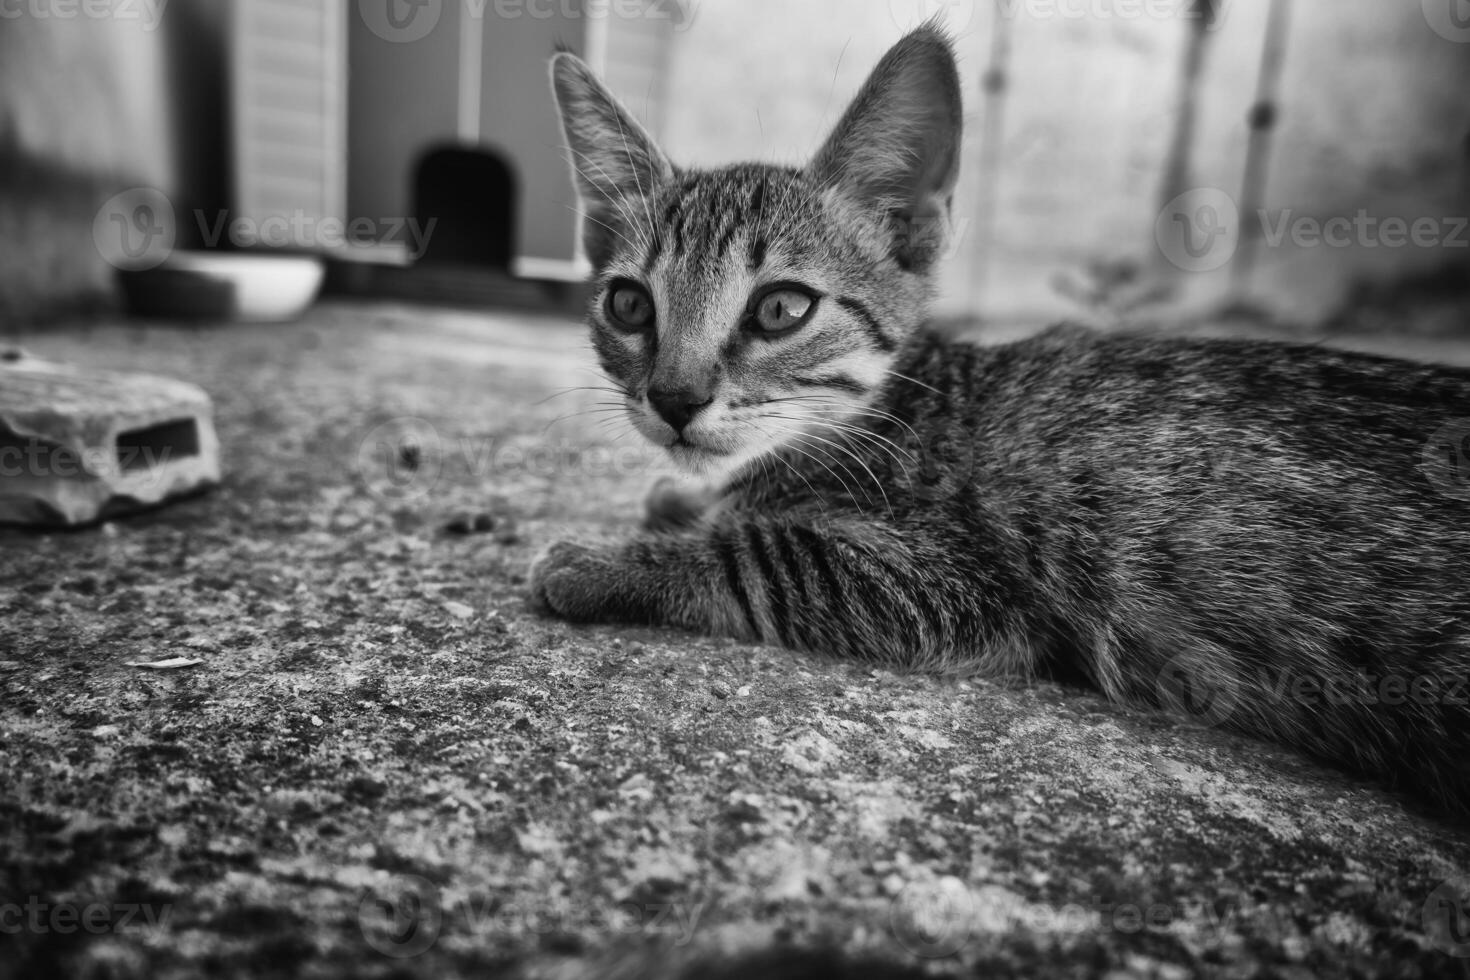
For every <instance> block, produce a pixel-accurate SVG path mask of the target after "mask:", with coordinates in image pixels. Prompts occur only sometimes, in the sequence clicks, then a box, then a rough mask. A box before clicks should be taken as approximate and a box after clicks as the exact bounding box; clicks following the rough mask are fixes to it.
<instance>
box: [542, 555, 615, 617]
mask: <svg viewBox="0 0 1470 980" xmlns="http://www.w3.org/2000/svg"><path fill="white" fill-rule="evenodd" d="M616 584H617V580H616V576H615V574H614V562H613V561H612V560H610V557H609V556H608V555H607V553H606V552H604V551H599V550H598V549H595V548H589V547H587V546H586V545H580V544H577V543H576V542H573V541H558V542H556V543H555V544H553V545H551V546H550V547H549V548H547V549H546V550H545V551H543V552H541V554H540V555H539V556H538V557H537V558H536V560H535V561H534V562H532V563H531V604H532V605H533V606H534V607H536V608H537V609H539V610H540V611H541V612H544V613H548V614H550V615H553V616H560V617H561V618H563V619H570V620H574V621H579V622H587V621H592V620H598V619H602V618H605V617H606V616H607V614H608V613H609V612H610V611H611V610H610V609H609V608H608V607H609V606H610V604H611V599H612V590H613V587H614V586H615V585H616Z"/></svg>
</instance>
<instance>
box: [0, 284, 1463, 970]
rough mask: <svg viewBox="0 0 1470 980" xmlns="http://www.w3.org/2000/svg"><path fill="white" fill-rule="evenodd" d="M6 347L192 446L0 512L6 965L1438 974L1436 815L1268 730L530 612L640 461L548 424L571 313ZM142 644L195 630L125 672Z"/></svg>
mask: <svg viewBox="0 0 1470 980" xmlns="http://www.w3.org/2000/svg"><path fill="white" fill-rule="evenodd" d="M19 339H20V342H21V343H22V344H23V345H24V346H25V347H27V349H29V350H30V351H31V352H32V353H35V354H37V355H40V356H48V357H55V358H60V359H66V360H70V361H74V362H78V363H85V364H89V365H98V366H115V367H121V368H137V369H145V370H149V371H154V372H159V373H166V374H171V375H175V376H180V377H186V378H191V379H194V380H196V381H198V382H199V383H201V384H202V385H204V386H205V387H206V388H207V389H208V390H209V391H210V392H211V393H212V394H213V396H214V398H215V399H216V403H217V414H218V419H217V421H218V427H219V432H220V436H221V441H222V443H223V445H224V447H225V465H226V471H227V477H226V480H225V483H224V485H223V486H222V487H220V488H219V489H218V490H216V491H215V492H213V493H210V494H208V495H205V496H202V497H198V498H195V499H191V500H188V501H184V502H180V503H178V504H177V505H175V506H172V507H169V508H166V509H162V510H159V511H156V512H153V513H150V514H145V515H140V516H137V517H134V518H131V519H126V520H116V521H113V522H111V523H109V524H106V525H104V526H102V527H99V528H92V529H88V530H83V531H79V532H74V533H50V534H35V533H30V532H24V531H14V530H12V531H6V532H0V685H3V692H4V693H3V698H0V787H3V788H0V976H3V975H5V974H7V973H8V974H10V975H14V976H29V975H36V976H41V975H55V976H82V977H121V978H131V977H139V978H141V977H157V978H171V977H193V976H211V977H234V976H239V977H245V976H287V975H301V976H309V977H469V976H492V975H504V974H510V975H523V976H548V977H551V976H557V977H561V976H565V977H573V976H598V975H610V973H611V970H612V967H611V966H610V965H609V964H611V963H612V962H614V961H619V962H622V963H623V967H622V969H623V973H622V975H626V976H638V975H650V974H651V973H652V971H653V967H652V966H651V965H650V964H652V963H655V962H671V963H686V962H689V961H691V959H693V960H697V959H698V958H699V957H701V956H714V957H722V956H724V955H726V954H730V953H735V952H739V951H744V950H752V949H759V948H762V947H766V946H769V945H772V944H777V945H785V946H790V947H802V948H827V949H835V950H838V951H841V952H842V953H845V954H847V955H850V956H873V957H876V958H878V959H880V960H883V961H889V962H892V963H893V964H895V969H907V970H909V971H912V972H915V973H925V972H928V973H939V974H942V973H951V972H958V973H965V974H968V975H975V976H984V977H991V976H1018V977H1021V976H1036V975H1055V976H1076V977H1083V976H1086V977H1093V976H1116V977H1140V978H1141V977H1159V978H1182V977H1188V976H1195V975H1198V976H1207V977H1242V978H1243V977H1285V978H1295V977H1308V976H1312V975H1321V976H1371V975H1385V974H1391V975H1394V976H1399V977H1421V976H1444V975H1466V974H1470V970H1467V968H1466V964H1467V963H1470V959H1463V958H1458V956H1463V955H1465V954H1470V928H1467V927H1470V919H1466V918H1463V916H1462V913H1463V912H1465V911H1470V906H1465V905H1463V904H1462V903H1464V902H1465V901H1467V900H1470V892H1467V890H1466V885H1465V879H1462V878H1461V877H1460V875H1461V874H1462V873H1463V872H1464V871H1466V870H1467V869H1470V836H1467V834H1466V833H1465V832H1464V830H1463V829H1462V828H1457V827H1454V826H1451V825H1449V824H1447V823H1445V822H1443V821H1439V820H1436V819H1434V818H1432V817H1428V816H1425V815H1422V814H1419V813H1416V812H1415V811H1414V810H1413V809H1412V808H1411V807H1410V806H1409V805H1407V804H1406V803H1405V802H1404V801H1402V800H1401V799H1398V798H1396V797H1393V796H1391V795H1389V794H1387V793H1385V792H1384V791H1382V790H1381V789H1379V788H1376V787H1375V786H1373V785H1369V784H1365V783H1362V782H1359V781H1355V780H1354V779H1352V778H1349V777H1347V776H1344V775H1341V774H1338V773H1336V772H1332V771H1328V770H1325V769H1323V768H1321V767H1319V766H1317V765H1314V764H1312V763H1310V762H1308V761H1306V760H1303V759H1301V758H1299V757H1297V756H1294V755H1292V754H1291V753H1289V752H1286V751H1284V750H1279V749H1276V748H1272V747H1269V746H1265V745H1261V744H1258V743H1255V742H1251V741H1248V740H1243V739H1239V738H1235V737H1233V736H1230V735H1228V734H1224V733H1221V732H1219V731H1214V730H1207V729H1203V728H1199V727H1194V726H1191V725H1189V724H1187V723H1183V722H1178V721H1175V720H1173V719H1171V718H1167V717H1163V716H1160V715H1156V714H1152V713H1149V712H1145V711H1136V710H1127V709H1122V708H1117V707H1114V706H1111V705H1108V704H1107V703H1105V702H1104V701H1102V700H1101V699H1100V698H1098V697H1095V696H1093V695H1091V694H1088V693H1085V692H1078V691H1072V690H1064V689H1060V688H1057V687H1054V686H1050V685H1037V686H1033V687H1023V686H1014V687H1013V686H997V685H993V684H989V683H979V682H968V683H966V682H954V681H941V680H936V679H933V678H929V677H923V676H900V675H895V674H891V673H887V672H883V671H874V670H870V669H867V668H865V667H862V666H860V665H855V664H851V663H844V662H840V661H834V660H827V659H822V658H818V657H813V656H806V655H796V654H792V653H789V652H784V651H781V650H776V649H770V648H764V647H754V646H748V645H744V644H737V643H731V642H727V641H724V640H711V639H704V638H699V637H693V636H689V635H685V634H682V633H678V632H671V631H656V630H629V629H614V628H580V627H572V626H568V625H566V624H563V623H559V622H551V621H547V620H543V619H540V618H538V617H536V616H535V615H533V614H532V613H531V612H530V611H528V609H527V608H526V605H525V601H524V584H525V573H526V568H527V564H528V562H529V561H530V558H531V556H532V554H533V553H534V552H535V551H536V550H537V549H538V548H539V547H540V546H542V545H544V544H546V543H548V542H550V541H552V540H554V539H556V538H560V537H563V536H576V535H594V534H598V535H601V534H612V533H617V532H618V531H620V530H623V529H626V528H627V527H628V526H629V525H630V524H631V523H632V522H633V521H634V520H635V519H636V517H637V515H638V511H639V505H640V499H641V495H642V493H643V491H644V489H645V487H646V485H647V483H648V482H649V480H650V479H651V476H652V474H653V472H654V471H655V470H656V469H657V465H658V464H657V461H656V460H655V459H654V458H653V457H651V456H650V455H649V454H648V453H647V451H646V450H644V449H643V448H642V447H641V446H640V445H639V444H637V443H636V442H635V441H634V440H633V439H632V438H631V437H629V436H627V435H626V433H625V430H624V429H623V428H622V427H621V426H620V425H619V423H618V422H617V421H616V417H615V416H610V415H603V414H590V415H582V416H578V417H573V418H570V419H566V420H564V421H562V422H560V423H557V424H550V423H552V422H553V420H555V419H557V418H558V417H559V416H564V415H568V414H569V413H575V412H578V411H583V410H588V409H595V408H596V407H597V402H598V399H599V397H600V395H599V393H597V392H594V391H574V392H571V393H568V394H566V395H564V396H562V397H556V398H551V399H550V400H546V399H547V398H548V396H551V395H553V394H554V393H556V392H557V391H559V390H563V389H567V388H570V387H574V386H581V385H596V384H597V383H598V382H597V379H596V378H595V376H593V375H592V374H590V373H588V372H587V370H586V367H587V365H589V364H590V360H589V359H588V358H587V357H586V355H585V352H584V349H583V348H584V344H583V339H582V335H581V333H580V331H579V330H577V329H575V328H573V327H571V326H570V325H568V324H566V323H563V322H560V321H553V320H544V319H537V318H535V317H527V316H519V317H508V316H491V315H470V314H459V313H449V312H444V311H426V310H420V309H409V308H391V307H376V306H374V307H369V306H361V307H357V306H341V305H338V306H326V307H322V308H319V309H317V310H316V311H314V312H313V313H312V314H311V315H310V316H309V317H308V319H307V320H306V321H304V322H302V323H299V324H295V325H289V326H268V327H241V326H229V327H226V326H212V325H205V326H200V327H197V328H178V327H164V326H158V325H154V326H147V325H144V326H132V325H129V326H119V325H108V326H100V327H93V328H91V329H89V330H86V331H82V330H80V329H78V330H72V331H61V332H56V331H52V332H48V333H46V334H44V335H36V336H30V337H21V338H19ZM1426 343H1427V342H1426ZM1386 346H1389V347H1398V346H1400V345H1396V344H1387V345H1386ZM1425 352H1427V353H1439V352H1441V351H1440V349H1439V348H1426V351H1425ZM1462 353H1463V352H1461V353H1459V354H1456V357H1457V358H1460V357H1461V354H1462ZM464 515H469V516H468V517H466V516H464ZM474 515H482V516H484V517H487V518H489V520H482V521H481V524H480V528H479V530H478V531H477V530H476V528H475V525H474V521H473V516H474ZM490 525H493V526H490ZM466 532H468V533H466ZM171 657H187V658H190V659H197V660H199V661H202V662H201V663H199V664H198V665H196V666H192V667H185V668H179V669H174V670H149V669H146V668H140V667H132V666H128V664H129V663H130V662H140V661H141V662H152V661H158V660H162V659H165V658H171ZM7 947H8V948H7ZM1456 954H1458V956H1457V955H1456ZM627 957H642V959H636V958H635V959H631V960H628V959H626V958H627ZM630 963H631V964H634V965H629V964H630ZM698 969H699V968H697V967H696V968H694V970H695V971H696V972H697V970H698ZM766 972H767V973H768V974H769V975H770V976H772V977H775V976H782V975H790V976H797V975H818V974H817V973H811V974H801V973H798V972H790V973H787V974H781V973H780V972H779V971H775V970H773V969H767V970H766ZM821 975H829V976H837V975H840V974H839V973H836V972H832V973H827V974H821ZM854 975H856V974H854Z"/></svg>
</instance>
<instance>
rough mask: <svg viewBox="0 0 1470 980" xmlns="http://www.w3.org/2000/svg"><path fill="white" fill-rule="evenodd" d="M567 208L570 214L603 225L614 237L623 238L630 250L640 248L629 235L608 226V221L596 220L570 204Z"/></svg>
mask: <svg viewBox="0 0 1470 980" xmlns="http://www.w3.org/2000/svg"><path fill="white" fill-rule="evenodd" d="M566 207H567V210H568V211H570V212H572V213H573V214H575V215H578V216H580V217H582V218H584V219H586V220H587V221H590V222H592V223H593V224H596V225H601V226H602V227H604V228H606V229H607V230H608V231H610V232H612V233H613V234H614V235H617V236H618V237H619V238H621V239H622V240H623V242H624V244H626V245H627V246H628V247H629V248H638V247H639V246H638V245H636V244H634V242H633V241H632V240H631V239H629V238H628V236H627V235H625V234H623V233H622V232H620V231H618V230H617V229H616V228H614V227H613V226H612V225H610V224H608V223H607V222H606V221H603V220H602V219H600V218H594V217H593V216H592V215H590V214H588V213H587V212H586V211H583V210H582V209H581V208H575V207H572V205H570V204H568V205H567V206H566Z"/></svg>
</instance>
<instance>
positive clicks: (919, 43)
mask: <svg viewBox="0 0 1470 980" xmlns="http://www.w3.org/2000/svg"><path fill="white" fill-rule="evenodd" d="M963 117H964V112H963V108H962V104H961V98H960V79H959V71H958V69H957V68H956V67H955V59H954V49H953V46H952V45H951V43H950V40H949V37H948V36H947V35H946V34H945V33H944V31H943V30H941V29H940V28H939V27H938V26H937V25H936V24H935V23H933V22H930V23H928V24H925V25H924V26H923V27H920V28H919V29H918V30H915V31H914V32H913V33H911V34H909V35H908V36H907V37H905V38H904V39H903V40H902V41H899V42H898V44H896V45H894V47H893V48H892V49H891V50H890V51H889V52H888V53H887V54H886V55H884V56H883V60H882V61H880V62H878V67H877V68H875V69H873V73H872V75H870V76H869V77H868V80H867V82H865V83H864V84H863V87H862V90H861V91H859V92H858V95H857V98H856V99H854V100H853V103H852V105H851V106H849V107H848V110H847V112H846V114H845V115H843V117H842V120H841V121H840V122H838V124H837V128H836V129H835V130H834V131H833V132H832V135H831V136H830V137H828V139H827V142H826V144H825V145H824V146H823V147H822V148H821V149H820V150H819V151H817V155H816V157H815V159H813V161H812V163H811V168H810V169H811V172H812V173H813V174H814V175H815V176H816V177H817V179H818V180H819V181H821V182H822V184H823V185H824V186H827V187H831V188H835V189H836V190H838V191H839V192H840V193H842V194H843V195H844V196H846V197H848V198H850V199H852V200H854V201H855V202H857V203H858V204H860V205H862V206H864V207H866V208H869V209H871V210H874V211H877V212H878V213H880V214H881V215H882V216H883V218H884V220H885V221H887V222H888V223H889V224H890V226H891V227H892V229H893V232H894V255H895V256H896V257H897V258H898V261H899V262H900V263H902V264H903V265H904V266H905V267H906V268H912V269H916V270H924V269H927V268H928V267H929V266H930V265H931V264H932V263H933V262H934V260H935V259H937V258H938V257H939V254H940V252H941V250H942V248H943V243H944V238H945V236H946V235H947V233H948V224H949V209H950V201H951V200H952V199H953V197H954V187H955V182H956V180H958V178H959V171H960V138H961V135H962V131H963V126H964V118H963Z"/></svg>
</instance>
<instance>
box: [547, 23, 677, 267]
mask: <svg viewBox="0 0 1470 980" xmlns="http://www.w3.org/2000/svg"><path fill="white" fill-rule="evenodd" d="M551 84H552V89H553V90H554V91H555V93H556V104H557V108H558V109H559V110H560V112H561V125H562V131H563V132H564V133H565V134H566V139H567V148H568V149H569V150H571V154H572V159H571V163H572V180H573V182H574V183H575V184H576V186H577V193H578V195H579V196H580V197H581V200H582V207H583V209H584V210H585V212H586V215H587V221H586V222H585V223H584V224H583V230H582V239H583V245H584V246H585V248H586V250H587V256H588V258H590V259H591V260H592V264H593V265H594V266H596V267H598V268H601V267H602V266H603V265H605V264H606V263H607V261H608V260H609V259H610V258H611V257H612V255H613V253H614V252H615V251H616V250H617V246H618V242H619V240H620V239H622V240H628V241H637V240H638V239H639V238H641V237H642V234H641V232H640V229H637V228H635V227H633V223H634V222H636V221H641V220H644V219H645V216H646V214H647V209H646V203H645V199H647V198H649V197H651V196H652V194H653V193H654V189H655V188H656V187H658V186H659V185H660V184H662V183H663V182H665V181H668V180H671V179H672V178H673V176H674V168H673V166H672V165H671V164H670V163H669V160H668V158H667V157H665V156H664V154H663V151H662V150H660V149H659V148H658V145H657V144H656V143H654V141H653V137H652V136H650V135H648V131H647V130H645V129H644V128H643V127H642V126H640V125H639V124H638V121H637V120H636V119H634V118H633V114H632V113H630V112H628V110H627V109H625V108H623V106H622V104H621V103H620V102H618V100H617V97H616V96H614V95H613V94H612V93H611V92H610V91H608V89H607V87H606V86H605V85H603V84H602V82H600V81H598V79H597V76H596V75H594V74H593V73H592V69H591V68H588V67H587V65H586V64H585V63H584V62H583V61H582V60H581V59H580V58H578V57H577V56H575V55H572V54H567V53H566V52H562V53H561V54H558V55H556V56H555V57H553V58H552V59H551Z"/></svg>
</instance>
